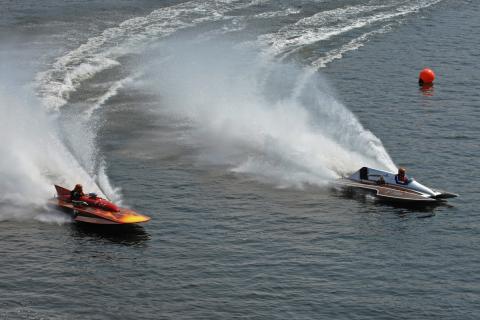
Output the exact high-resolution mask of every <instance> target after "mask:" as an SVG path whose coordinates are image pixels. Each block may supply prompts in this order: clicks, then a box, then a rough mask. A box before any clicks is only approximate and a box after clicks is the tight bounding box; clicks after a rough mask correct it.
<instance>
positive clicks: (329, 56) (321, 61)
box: [311, 25, 391, 69]
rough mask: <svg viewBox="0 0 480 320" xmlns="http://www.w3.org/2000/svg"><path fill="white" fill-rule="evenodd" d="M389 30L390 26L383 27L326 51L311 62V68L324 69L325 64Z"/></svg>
mask: <svg viewBox="0 0 480 320" xmlns="http://www.w3.org/2000/svg"><path fill="white" fill-rule="evenodd" d="M390 29H391V26H390V25H385V26H384V27H382V28H380V29H378V30H374V31H370V32H366V33H364V34H362V35H361V36H359V37H357V38H355V39H353V40H351V41H349V42H348V43H347V44H344V45H342V46H341V47H338V48H335V49H333V50H330V51H328V52H327V53H326V54H325V55H324V56H323V57H320V58H318V59H316V60H315V61H313V62H312V64H311V65H312V67H314V68H317V69H320V68H325V67H326V66H327V64H329V63H331V62H333V61H335V60H338V59H341V58H343V55H344V54H345V53H347V52H350V51H354V50H357V49H359V48H361V47H362V46H364V44H365V43H366V42H367V41H368V40H369V39H370V38H372V37H374V36H376V35H378V34H381V33H386V32H388V31H389V30H390Z"/></svg>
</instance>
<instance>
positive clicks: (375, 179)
mask: <svg viewBox="0 0 480 320" xmlns="http://www.w3.org/2000/svg"><path fill="white" fill-rule="evenodd" d="M338 184H339V185H340V186H344V187H347V188H352V189H356V190H365V191H368V192H372V193H374V195H375V196H376V197H377V198H378V199H380V200H382V201H388V202H395V203H403V204H427V205H428V204H438V203H442V202H444V201H446V199H448V198H454V197H457V196H458V195H457V194H454V193H450V192H446V191H441V190H436V189H431V188H429V187H426V186H424V185H423V184H421V183H419V182H417V181H415V180H414V179H412V178H410V179H407V180H405V181H399V179H398V177H397V175H396V174H395V173H391V172H387V171H383V170H378V169H372V168H368V167H363V168H361V169H360V170H358V171H357V172H355V173H353V174H352V175H351V176H349V177H347V178H343V179H341V180H340V181H339V182H338Z"/></svg>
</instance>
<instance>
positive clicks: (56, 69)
mask: <svg viewBox="0 0 480 320" xmlns="http://www.w3.org/2000/svg"><path fill="white" fill-rule="evenodd" d="M263 2H265V1H259V0H256V1H246V2H245V1H241V0H231V1H211V2H205V1H188V2H184V3H181V4H177V5H174V6H169V7H164V8H161V9H158V10H154V11H153V12H151V13H150V14H148V15H147V16H144V17H136V18H132V19H128V20H126V21H124V22H122V23H120V24H119V25H118V26H117V27H112V28H108V29H106V30H104V31H103V32H102V33H101V34H100V35H98V36H95V37H92V38H90V39H88V41H87V42H86V43H84V44H82V45H81V46H79V47H78V48H77V49H75V50H72V51H70V52H68V53H66V54H65V55H64V56H62V57H60V58H58V59H57V60H56V61H55V63H54V64H53V65H52V68H50V69H49V70H47V71H45V72H42V73H39V74H38V76H37V83H38V92H39V94H40V96H41V98H42V100H43V103H44V105H45V106H46V107H47V109H49V110H53V111H54V110H58V109H59V108H61V107H62V106H63V105H65V104H66V103H67V101H68V99H69V97H70V95H71V94H72V93H73V92H75V91H76V90H77V89H78V87H79V86H80V85H81V83H82V81H84V80H86V79H89V78H91V77H93V76H94V75H96V74H98V73H99V72H101V71H104V70H106V69H109V68H112V67H115V66H118V65H119V62H118V58H120V57H121V56H124V55H126V54H129V53H135V52H141V51H142V50H143V48H145V46H147V45H148V44H149V43H150V42H151V41H158V39H161V38H165V37H167V36H169V35H171V34H173V33H175V32H177V31H179V30H182V29H185V28H187V27H193V26H196V25H198V24H201V23H205V22H211V21H218V20H222V19H225V14H226V13H227V12H228V11H232V10H237V9H242V8H247V7H249V6H253V5H258V4H261V3H263Z"/></svg>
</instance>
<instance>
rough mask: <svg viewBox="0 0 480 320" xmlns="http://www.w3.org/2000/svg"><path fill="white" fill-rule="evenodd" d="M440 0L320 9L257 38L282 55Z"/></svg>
mask: <svg viewBox="0 0 480 320" xmlns="http://www.w3.org/2000/svg"><path fill="white" fill-rule="evenodd" d="M441 1H442V0H430V1H413V2H411V3H407V4H404V5H400V6H395V5H383V4H382V5H369V6H352V7H346V8H337V9H333V10H327V11H321V12H318V13H316V14H314V15H312V16H309V17H306V18H302V19H300V20H299V21H297V22H296V23H294V24H293V25H288V26H285V27H283V28H281V29H280V30H279V31H277V32H276V33H272V34H265V35H262V36H260V37H258V40H257V42H258V43H259V44H261V45H263V46H266V47H267V48H266V49H265V54H266V55H273V56H277V55H284V54H286V53H292V52H294V51H295V50H298V49H299V48H301V47H304V46H307V45H310V44H313V43H316V42H320V41H325V40H328V39H330V38H332V37H335V36H339V35H341V34H344V33H347V32H349V31H352V30H356V29H361V28H364V27H366V26H371V25H373V24H375V23H380V22H383V21H390V20H392V19H393V18H397V17H401V16H405V15H409V14H412V13H415V12H418V11H419V10H420V9H423V8H426V7H429V6H431V5H434V4H437V3H439V2H441ZM379 28H382V26H380V27H379Z"/></svg>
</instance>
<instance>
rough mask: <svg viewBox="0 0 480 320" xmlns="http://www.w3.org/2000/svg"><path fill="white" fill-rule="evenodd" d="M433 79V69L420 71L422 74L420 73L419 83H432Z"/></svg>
mask: <svg viewBox="0 0 480 320" xmlns="http://www.w3.org/2000/svg"><path fill="white" fill-rule="evenodd" d="M433 80H435V72H433V70H432V69H429V68H425V69H423V70H422V71H420V74H419V75H418V83H419V84H420V85H424V84H432V83H433Z"/></svg>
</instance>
